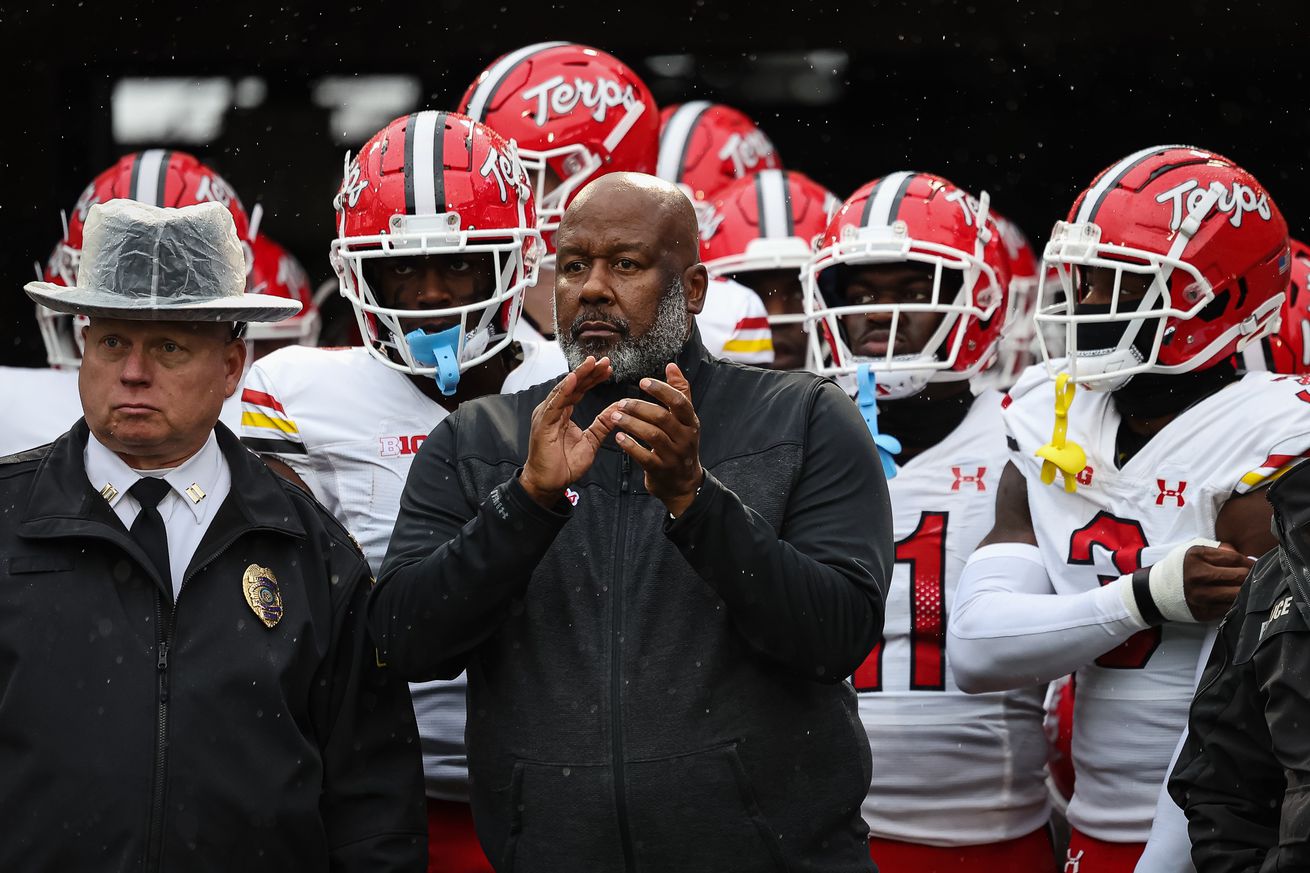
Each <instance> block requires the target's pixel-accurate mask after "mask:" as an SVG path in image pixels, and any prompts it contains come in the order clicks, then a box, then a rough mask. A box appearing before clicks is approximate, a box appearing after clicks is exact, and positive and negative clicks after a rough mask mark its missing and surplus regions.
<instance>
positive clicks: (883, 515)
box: [369, 173, 893, 873]
mask: <svg viewBox="0 0 1310 873" xmlns="http://www.w3.org/2000/svg"><path fill="white" fill-rule="evenodd" d="M556 245H557V248H558V252H559V260H558V269H557V272H556V278H555V321H556V334H557V336H558V337H559V339H560V341H561V345H562V346H563V348H564V350H565V354H566V355H567V356H568V358H569V361H570V365H571V366H572V367H573V369H572V371H571V372H570V373H569V374H568V375H566V376H565V377H564V378H563V379H561V380H560V381H559V382H558V383H557V384H555V385H549V384H547V385H542V386H538V387H537V388H534V389H530V390H528V391H525V392H521V393H519V394H515V395H508V396H496V397H486V398H482V399H479V400H475V401H472V402H469V403H464V404H462V405H461V406H460V408H459V410H458V411H456V412H454V413H452V414H451V415H450V417H449V418H447V419H446V420H444V421H443V422H442V423H441V424H440V425H439V426H438V427H437V429H436V430H435V431H433V433H432V435H431V436H430V437H429V438H428V439H427V441H425V442H424V443H423V447H422V448H421V449H420V451H419V454H418V457H417V458H416V459H415V461H414V465H413V467H412V469H411V471H410V475H409V480H408V482H407V483H406V485H405V492H404V496H403V497H402V498H401V508H400V516H399V518H398V519H397V521H396V528H395V531H394V533H393V534H392V538H391V545H390V548H389V549H388V552H387V557H386V560H385V562H384V563H383V567H382V574H381V581H380V582H379V584H378V586H377V587H376V588H375V589H374V591H373V594H372V598H371V600H370V603H369V619H370V626H371V627H372V629H373V632H374V635H375V637H376V639H377V642H378V645H379V648H380V650H381V657H382V658H383V660H384V661H386V662H387V663H388V664H389V665H390V666H391V667H392V668H393V669H396V670H399V671H401V672H402V673H404V674H406V675H407V677H408V678H409V679H410V680H412V681H422V680H429V679H436V678H445V677H450V676H455V675H457V674H459V673H460V672H461V671H463V670H466V669H467V671H468V682H469V691H468V695H469V701H468V702H469V706H468V726H467V741H468V750H469V769H470V771H471V774H472V802H473V814H474V821H475V823H476V825H477V831H478V837H479V839H480V840H481V842H482V846H483V848H484V850H485V851H486V853H487V857H488V858H490V859H491V861H492V863H493V864H494V865H495V866H496V868H497V869H498V870H504V871H508V870H515V871H527V873H532V871H559V870H587V871H597V873H604V871H631V870H634V869H638V868H639V869H642V870H652V871H666V870H668V871H672V870H676V871H679V873H686V871H707V873H708V871H715V873H718V871H728V870H731V871H766V870H767V871H776V870H779V869H802V868H803V869H806V870H815V871H833V873H836V871H861V870H872V869H873V868H872V864H871V862H870V860H869V852H868V847H867V845H868V844H867V830H866V828H865V826H864V823H863V821H862V820H861V818H860V803H861V801H862V800H863V798H864V795H865V792H866V791H867V789H868V784H869V779H870V773H871V770H870V767H871V763H870V753H869V744H868V740H867V738H866V735H865V733H864V731H863V729H862V728H861V726H860V721H859V718H858V716H857V714H856V703H855V695H854V692H853V691H852V689H851V686H850V685H849V684H847V683H846V682H845V681H844V680H845V679H846V677H847V676H849V675H850V674H851V672H852V671H853V670H854V669H855V668H856V667H857V666H858V665H859V664H860V663H861V662H862V661H863V660H864V658H865V656H866V655H867V654H868V653H869V651H870V650H871V649H872V647H873V645H874V644H875V643H876V641H877V640H878V639H879V637H880V635H881V631H882V622H883V605H884V598H885V596H886V592H887V585H888V580H889V578H890V574H891V566H892V559H893V549H892V541H891V529H892V528H891V518H890V507H889V505H888V500H887V486H886V482H885V481H884V479H883V475H882V469H881V466H880V465H879V463H878V462H877V453H876V451H875V449H874V446H873V441H872V439H871V438H870V436H869V433H868V431H867V429H866V427H865V425H864V423H863V421H862V420H861V418H860V416H859V414H858V411H857V410H856V408H855V406H854V404H852V403H851V402H850V400H849V399H848V398H847V397H846V396H845V394H844V393H842V391H841V390H840V389H838V388H837V387H836V386H835V385H833V384H832V383H830V382H827V381H825V380H821V379H819V378H817V377H814V376H812V375H809V374H805V373H794V372H777V371H769V370H760V369H756V368H753V367H746V366H742V365H739V364H730V363H726V362H723V361H720V360H718V359H715V358H713V357H711V356H710V355H708V354H707V353H706V351H705V349H704V346H703V345H702V344H701V341H700V337H699V335H698V334H697V331H696V327H695V323H694V321H693V318H692V316H693V314H694V313H695V312H696V311H697V310H698V309H699V307H700V304H701V301H702V299H703V297H704V293H705V284H706V274H705V268H704V267H703V266H702V265H701V264H700V263H699V262H698V260H697V249H696V218H695V214H694V212H693V211H692V209H691V205H690V203H689V202H688V201H687V199H686V198H685V197H684V196H683V195H682V194H681V193H680V192H679V191H678V190H677V189H676V188H675V187H673V186H672V185H670V184H668V183H666V182H662V181H660V180H658V179H656V178H654V177H651V176H644V175H638V174H625V173H616V174H611V175H607V176H604V177H602V178H601V179H599V180H597V181H595V182H593V183H592V184H591V185H590V186H589V187H588V188H586V189H585V190H584V191H582V192H581V193H580V194H579V195H578V197H577V198H576V199H575V200H574V201H573V203H572V204H571V205H570V206H569V208H568V211H567V212H566V213H565V214H564V217H563V220H562V222H561V225H560V229H559V233H558V235H557V236H556ZM452 486H454V487H452Z"/></svg>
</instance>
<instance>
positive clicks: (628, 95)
mask: <svg viewBox="0 0 1310 873" xmlns="http://www.w3.org/2000/svg"><path fill="white" fill-rule="evenodd" d="M522 97H523V99H524V100H526V101H528V102H529V103H531V102H533V101H534V100H535V101H536V103H537V109H536V112H535V113H533V116H532V120H533V121H534V122H536V124H537V127H543V126H545V124H546V122H547V121H548V120H550V118H551V117H552V116H562V115H569V114H571V113H572V112H573V110H574V109H576V108H577V106H578V104H579V103H581V104H582V105H583V106H584V107H586V108H587V109H589V110H591V117H592V118H594V119H595V120H596V121H604V120H605V116H606V115H608V114H609V111H610V110H611V109H617V108H618V107H620V106H631V105H632V104H633V103H635V102H637V95H636V93H635V92H634V91H633V90H632V86H631V85H620V84H619V83H618V82H615V81H614V80H613V79H606V78H603V77H602V78H600V79H597V80H596V81H594V82H592V81H588V80H586V79H574V80H573V81H572V82H569V81H568V80H566V79H565V78H564V77H563V76H551V77H550V78H549V79H547V80H546V81H544V82H542V83H541V84H539V85H533V86H532V87H531V88H529V89H528V90H526V91H524V92H523V94H522Z"/></svg>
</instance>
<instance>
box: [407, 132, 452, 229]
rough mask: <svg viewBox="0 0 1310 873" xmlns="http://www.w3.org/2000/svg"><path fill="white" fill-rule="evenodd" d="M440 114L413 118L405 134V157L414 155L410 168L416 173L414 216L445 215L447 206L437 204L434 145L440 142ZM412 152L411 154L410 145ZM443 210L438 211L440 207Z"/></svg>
mask: <svg viewBox="0 0 1310 873" xmlns="http://www.w3.org/2000/svg"><path fill="white" fill-rule="evenodd" d="M440 114H441V113H438V112H433V111H432V110H428V111H426V112H419V113H417V114H416V115H414V116H412V118H413V121H412V123H411V124H410V129H409V130H408V131H406V132H405V152H406V157H410V156H411V155H412V163H411V165H410V166H411V169H412V171H413V173H414V177H413V178H414V214H415V215H436V214H437V213H438V212H445V208H444V206H445V204H438V203H437V181H436V174H437V168H436V166H435V161H436V157H437V155H436V154H435V143H436V139H437V116H438V115H440ZM411 142H412V143H413V149H414V150H413V151H412V152H411V151H410V143H411ZM439 205H440V206H442V207H443V208H441V209H438V208H437V207H438V206H439Z"/></svg>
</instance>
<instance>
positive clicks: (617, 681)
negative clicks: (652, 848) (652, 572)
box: [610, 452, 636, 870]
mask: <svg viewBox="0 0 1310 873" xmlns="http://www.w3.org/2000/svg"><path fill="white" fill-rule="evenodd" d="M631 474H632V459H631V458H629V457H628V455H627V453H626V452H625V453H624V454H623V472H622V473H621V474H620V477H619V524H618V542H617V543H615V546H614V580H613V587H614V596H613V601H614V608H613V610H612V611H611V615H612V618H611V625H610V742H611V749H610V754H611V755H612V758H613V761H612V765H611V766H612V767H613V769H614V803H615V807H616V809H615V812H616V814H617V818H618V821H619V842H620V843H621V844H622V846H623V866H624V869H625V870H633V869H635V867H636V859H635V858H634V856H633V851H632V835H631V834H630V833H629V831H628V797H627V785H626V784H625V782H624V773H623V656H622V652H621V649H622V646H621V641H622V637H623V552H624V548H623V544H624V540H625V539H626V535H627V521H628V484H629V477H630V476H631Z"/></svg>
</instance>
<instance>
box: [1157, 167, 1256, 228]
mask: <svg viewBox="0 0 1310 873" xmlns="http://www.w3.org/2000/svg"><path fill="white" fill-rule="evenodd" d="M1207 191H1214V192H1215V193H1216V194H1218V195H1219V199H1218V200H1217V201H1215V206H1214V208H1215V211H1216V212H1220V213H1228V214H1229V219H1228V221H1229V222H1230V223H1231V224H1232V225H1233V227H1241V226H1242V216H1243V215H1245V214H1246V213H1248V212H1254V213H1255V214H1256V215H1259V216H1260V217H1261V218H1263V219H1264V220H1265V221H1268V220H1269V218H1270V215H1271V211H1270V208H1269V197H1268V195H1266V194H1265V193H1264V192H1263V191H1260V192H1257V191H1256V190H1255V189H1254V188H1252V187H1251V186H1250V185H1243V184H1242V183H1241V182H1233V183H1232V186H1231V187H1225V186H1224V184H1223V183H1222V182H1211V183H1210V185H1209V187H1208V188H1202V187H1201V183H1200V182H1198V181H1197V180H1195V179H1188V180H1187V181H1186V182H1183V183H1181V184H1179V185H1175V186H1174V187H1172V188H1170V189H1169V190H1168V191H1163V192H1161V193H1160V194H1158V195H1157V196H1156V198H1155V202H1156V203H1170V204H1171V205H1172V206H1173V215H1172V216H1171V217H1170V219H1169V229H1170V230H1171V231H1176V230H1178V228H1179V227H1181V226H1182V224H1183V218H1184V217H1185V216H1187V215H1190V214H1191V213H1192V210H1194V209H1196V207H1197V206H1198V205H1199V204H1200V202H1201V199H1202V198H1203V197H1205V194H1206V192H1207ZM1184 206H1186V212H1184Z"/></svg>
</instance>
